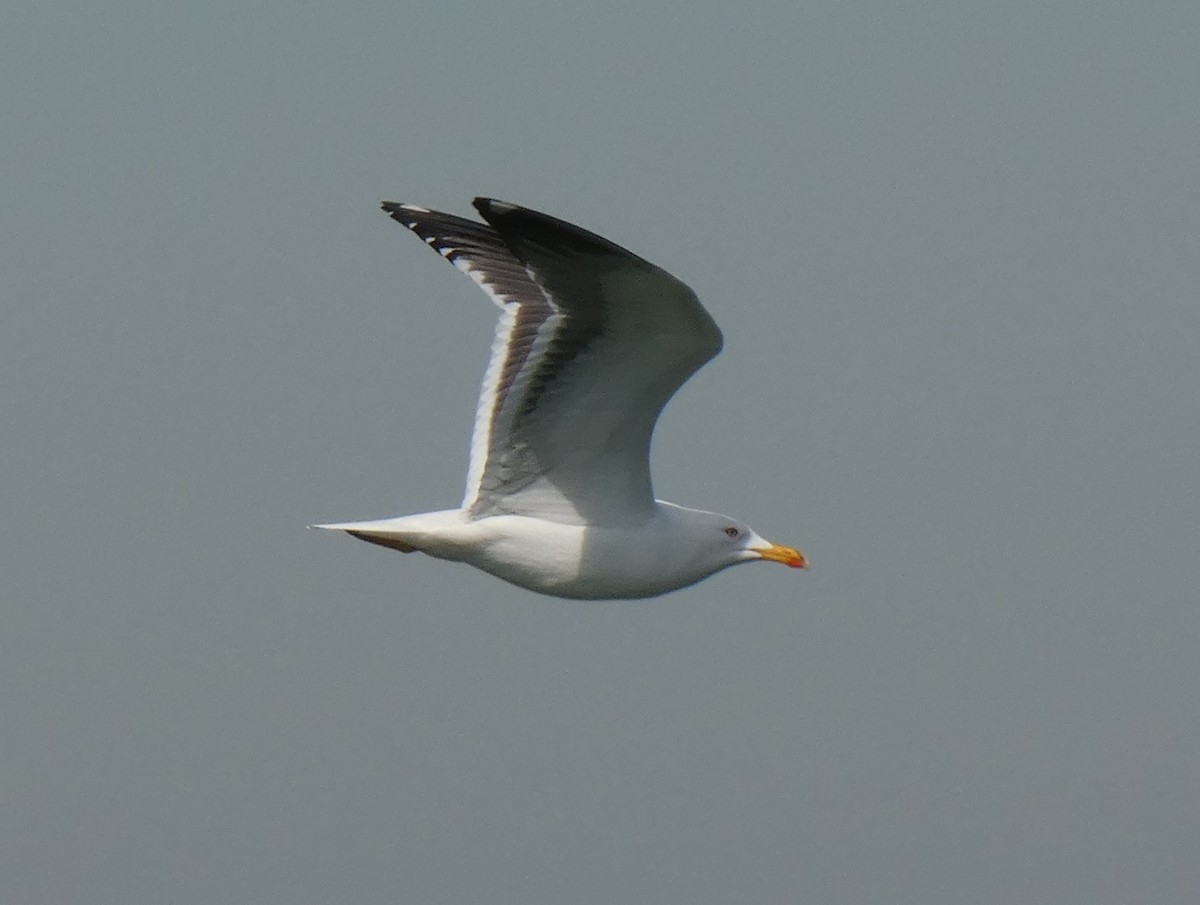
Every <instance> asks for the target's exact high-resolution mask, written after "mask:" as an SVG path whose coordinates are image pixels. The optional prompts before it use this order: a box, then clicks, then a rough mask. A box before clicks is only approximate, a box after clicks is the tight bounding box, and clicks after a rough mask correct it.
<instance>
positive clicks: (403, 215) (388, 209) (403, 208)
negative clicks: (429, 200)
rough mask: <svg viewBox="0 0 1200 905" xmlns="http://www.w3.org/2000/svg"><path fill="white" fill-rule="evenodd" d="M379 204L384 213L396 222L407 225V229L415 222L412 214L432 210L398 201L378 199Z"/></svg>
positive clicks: (415, 218) (415, 219) (425, 212)
mask: <svg viewBox="0 0 1200 905" xmlns="http://www.w3.org/2000/svg"><path fill="white" fill-rule="evenodd" d="M379 206H380V207H381V208H382V209H383V212H384V213H385V214H387V215H388V216H389V217H391V218H392V219H393V220H395V221H396V222H397V223H400V224H403V225H404V226H407V227H408V228H409V229H412V227H413V224H414V223H416V222H417V217H415V216H413V215H414V214H429V213H432V211H430V210H427V209H426V208H423V207H418V206H417V205H415V204H401V203H400V202H398V201H380V202H379Z"/></svg>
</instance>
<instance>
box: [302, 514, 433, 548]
mask: <svg viewBox="0 0 1200 905" xmlns="http://www.w3.org/2000/svg"><path fill="white" fill-rule="evenodd" d="M404 521H405V519H397V518H389V519H380V520H379V521H375V522H339V523H338V524H333V525H309V526H308V527H310V528H321V529H323V530H325V531H345V532H346V533H347V534H349V535H350V536H351V537H357V538H358V539H359V540H365V541H366V542H367V543H370V544H379V545H380V546H381V547H391V548H392V549H393V550H399V551H400V552H401V553H414V552H416V551H417V550H420V549H421V542H420V541H421V534H422V532H419V531H414V530H413V528H412V525H411V524H409V525H408V526H405V525H404V524H403V523H404Z"/></svg>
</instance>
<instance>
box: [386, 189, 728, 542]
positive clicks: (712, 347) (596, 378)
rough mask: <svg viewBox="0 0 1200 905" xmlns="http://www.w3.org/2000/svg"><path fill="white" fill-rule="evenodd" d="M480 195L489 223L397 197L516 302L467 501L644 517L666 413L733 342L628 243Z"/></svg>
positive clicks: (449, 254) (487, 508)
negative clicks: (655, 443)
mask: <svg viewBox="0 0 1200 905" xmlns="http://www.w3.org/2000/svg"><path fill="white" fill-rule="evenodd" d="M475 207H476V208H477V209H478V210H479V212H480V213H481V214H482V215H483V217H484V218H485V219H486V220H487V221H488V224H490V226H489V225H486V224H481V223H476V222H474V221H471V220H465V219H463V218H460V217H454V216H452V215H449V214H442V213H438V212H434V211H426V210H424V209H423V208H417V207H413V206H411V205H396V204H390V203H387V204H385V205H384V209H385V210H387V211H388V212H389V213H390V214H391V215H392V217H394V218H395V219H396V220H397V221H399V222H400V223H403V224H404V225H405V226H408V227H409V228H410V229H412V230H413V231H414V232H416V233H417V234H418V235H420V236H421V237H422V238H423V239H425V241H426V242H427V243H428V244H429V245H430V246H431V247H433V248H435V249H436V250H437V251H438V252H440V253H441V254H442V255H443V256H444V257H446V258H447V259H448V260H450V261H451V262H452V263H453V264H454V265H455V266H456V267H458V268H459V269H460V270H462V271H464V272H465V273H467V274H468V275H470V276H471V277H472V278H473V279H474V280H475V281H476V282H477V283H478V284H479V285H480V286H481V287H482V288H483V289H484V290H485V291H486V292H487V293H488V295H490V296H491V297H492V299H493V301H495V302H496V303H497V304H498V305H500V307H501V308H502V309H503V314H502V315H501V318H500V322H499V324H498V325H497V330H496V340H495V343H494V344H493V347H492V356H491V360H490V362H489V365H488V369H487V373H486V374H485V376H484V382H483V390H482V392H481V394H480V400H479V407H478V410H477V412H476V420H475V433H474V436H473V438H472V442H471V465H470V469H469V472H468V478H467V491H466V496H465V498H464V501H463V508H464V509H467V510H468V511H470V513H471V514H472V515H473V516H474V517H477V518H482V517H485V516H488V515H497V514H502V513H512V514H518V515H536V516H537V517H539V518H544V519H550V520H555V521H561V522H566V523H575V524H581V523H584V522H586V523H588V524H593V525H596V524H611V525H617V524H624V523H628V522H630V521H633V520H637V519H640V518H642V517H644V515H645V514H648V513H649V511H650V509H651V507H652V506H653V502H654V494H653V490H652V487H651V482H650V469H649V449H650V438H651V435H652V434H653V431H654V424H655V422H656V421H657V419H658V415H659V413H660V412H661V411H662V408H663V406H664V405H665V404H666V402H667V400H668V399H670V397H671V396H672V394H673V393H674V392H675V391H676V390H677V389H678V388H679V387H680V386H681V385H682V384H683V382H684V381H685V380H687V378H688V377H690V376H691V375H692V374H693V373H694V372H695V371H696V370H697V369H698V368H699V367H700V366H701V365H703V364H704V363H705V362H707V361H708V360H709V359H710V358H712V357H713V356H714V355H716V354H717V352H719V351H720V349H721V332H720V330H719V329H718V328H717V325H716V324H715V323H714V322H713V320H712V318H711V317H710V316H709V315H708V312H706V311H705V310H704V309H703V308H702V307H701V305H700V303H699V301H698V300H697V299H696V296H695V294H694V293H693V292H692V291H691V290H690V289H689V288H688V287H687V286H685V285H684V284H683V283H681V282H680V281H679V280H677V279H675V278H674V277H673V276H671V275H670V274H668V273H666V272H665V271H663V270H661V269H660V268H658V267H655V266H654V265H653V264H650V263H649V262H648V261H645V260H643V259H642V258H639V257H638V256H637V255H634V254H632V253H631V252H629V251H626V250H625V249H623V248H621V247H620V246H618V245H614V244H613V243H612V242H609V241H608V240H606V239H602V238H601V237H599V236H596V235H594V234H592V233H589V232H587V231H586V230H583V229H580V228H579V227H577V226H573V225H571V224H569V223H566V222H564V221H562V220H557V219H555V218H553V217H549V216H547V215H545V214H540V213H537V212H535V211H531V210H527V209H525V208H522V207H518V206H516V205H512V204H506V203H503V202H499V201H494V200H491V199H486V198H478V199H476V200H475Z"/></svg>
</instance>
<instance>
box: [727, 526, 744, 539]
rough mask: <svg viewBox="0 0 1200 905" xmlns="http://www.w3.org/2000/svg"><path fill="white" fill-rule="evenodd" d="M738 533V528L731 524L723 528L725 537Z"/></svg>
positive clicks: (734, 535)
mask: <svg viewBox="0 0 1200 905" xmlns="http://www.w3.org/2000/svg"><path fill="white" fill-rule="evenodd" d="M740 533H741V532H739V531H738V529H737V528H735V527H733V526H732V525H730V526H729V527H728V528H726V529H725V536H726V537H737V536H738V534H740Z"/></svg>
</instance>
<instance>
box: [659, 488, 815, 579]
mask: <svg viewBox="0 0 1200 905" xmlns="http://www.w3.org/2000/svg"><path fill="white" fill-rule="evenodd" d="M659 505H660V507H662V506H669V505H670V504H663V503H662V502H661V501H660V502H659ZM671 508H672V509H675V510H676V511H675V512H674V513H673V516H674V518H673V520H674V521H676V522H679V521H683V522H686V523H687V530H686V532H682V533H681V535H680V536H681V537H687V538H688V546H689V547H690V548H691V550H692V551H693V552H694V555H695V556H696V557H697V558H699V559H701V560H704V561H706V563H707V565H708V567H709V568H710V569H711V570H712V571H718V570H720V569H724V568H728V567H729V566H734V565H738V564H739V563H744V562H755V561H758V560H766V561H768V562H777V563H783V565H785V566H790V567H791V568H793V569H806V568H808V560H807V559H806V558H805V556H804V554H803V553H801V552H800V551H799V550H797V549H795V548H794V547H785V546H784V545H783V544H776V543H772V542H771V541H769V540H766V539H765V538H763V537H762V536H761V535H759V534H758V533H757V532H756V531H755V530H754V529H753V528H751V527H750V526H749V525H747V524H745V523H744V522H740V521H738V520H737V519H735V518H730V517H729V516H727V515H722V514H720V513H719V512H705V511H703V510H698V509H683V508H682V507H671Z"/></svg>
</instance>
